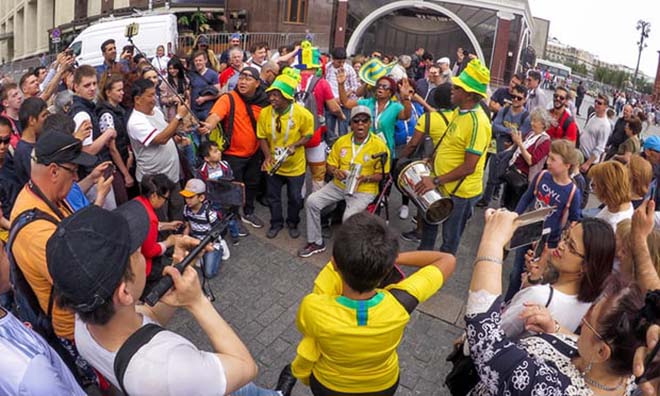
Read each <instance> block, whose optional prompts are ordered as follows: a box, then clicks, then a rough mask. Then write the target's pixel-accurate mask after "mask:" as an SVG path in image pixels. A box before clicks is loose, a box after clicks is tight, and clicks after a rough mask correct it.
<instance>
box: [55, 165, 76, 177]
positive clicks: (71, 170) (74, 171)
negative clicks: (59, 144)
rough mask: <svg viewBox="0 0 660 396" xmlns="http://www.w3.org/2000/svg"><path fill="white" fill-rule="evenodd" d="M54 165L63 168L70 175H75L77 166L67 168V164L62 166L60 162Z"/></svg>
mask: <svg viewBox="0 0 660 396" xmlns="http://www.w3.org/2000/svg"><path fill="white" fill-rule="evenodd" d="M55 165H57V167H58V168H62V169H64V170H66V171H68V172H69V173H71V174H72V175H75V174H77V173H78V168H77V167H76V168H69V167H68V166H64V165H62V164H57V163H56V164H55Z"/></svg>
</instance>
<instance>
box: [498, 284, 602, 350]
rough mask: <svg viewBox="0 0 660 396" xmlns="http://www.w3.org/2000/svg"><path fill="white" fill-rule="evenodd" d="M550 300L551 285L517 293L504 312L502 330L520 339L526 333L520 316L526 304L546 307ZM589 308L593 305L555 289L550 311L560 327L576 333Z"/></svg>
mask: <svg viewBox="0 0 660 396" xmlns="http://www.w3.org/2000/svg"><path fill="white" fill-rule="evenodd" d="M549 298H550V286H549V285H536V286H530V287H526V288H524V289H522V290H520V291H519V292H518V293H516V294H515V295H514V296H513V298H512V299H511V302H510V303H509V305H508V306H507V307H506V309H505V310H504V312H502V330H504V333H505V334H506V335H507V337H509V338H518V337H520V336H521V335H523V333H525V323H524V322H523V321H522V319H520V314H521V313H522V311H523V310H524V309H525V306H524V305H523V304H524V303H531V304H538V305H540V306H542V307H544V306H545V305H546V304H547V303H548V299H549ZM589 307H591V303H585V302H580V301H578V299H577V296H571V295H568V294H565V293H562V292H560V291H559V290H557V289H554V291H553V294H552V300H551V301H550V305H548V311H550V314H551V315H552V318H553V319H555V320H556V321H557V322H559V324H560V325H562V326H563V327H565V328H567V329H569V330H571V331H573V332H574V331H575V330H576V329H577V328H578V326H579V325H580V321H581V320H582V317H583V316H584V315H585V314H586V313H587V311H588V310H589Z"/></svg>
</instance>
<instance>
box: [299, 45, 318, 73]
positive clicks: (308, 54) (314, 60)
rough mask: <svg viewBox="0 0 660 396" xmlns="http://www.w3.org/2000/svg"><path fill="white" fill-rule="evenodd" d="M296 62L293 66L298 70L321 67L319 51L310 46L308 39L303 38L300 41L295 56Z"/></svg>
mask: <svg viewBox="0 0 660 396" xmlns="http://www.w3.org/2000/svg"><path fill="white" fill-rule="evenodd" d="M296 59H297V60H298V64H297V65H296V66H295V67H296V68H297V69H300V70H309V69H317V68H319V67H321V51H319V49H318V48H317V47H313V46H312V42H311V41H309V40H303V42H302V43H300V50H298V55H297V56H296Z"/></svg>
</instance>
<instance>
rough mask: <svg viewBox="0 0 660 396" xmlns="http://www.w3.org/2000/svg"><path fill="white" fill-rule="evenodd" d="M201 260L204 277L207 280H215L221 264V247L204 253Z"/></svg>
mask: <svg viewBox="0 0 660 396" xmlns="http://www.w3.org/2000/svg"><path fill="white" fill-rule="evenodd" d="M218 245H219V244H218ZM202 260H203V262H204V266H203V269H204V277H205V278H208V279H211V278H215V277H216V275H218V271H220V265H221V264H222V246H217V248H216V247H214V248H213V250H212V251H210V252H206V253H204V257H202Z"/></svg>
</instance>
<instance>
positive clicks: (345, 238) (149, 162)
mask: <svg viewBox="0 0 660 396" xmlns="http://www.w3.org/2000/svg"><path fill="white" fill-rule="evenodd" d="M101 51H102V53H103V57H104V62H103V64H102V65H99V66H97V67H92V66H90V65H77V64H75V62H74V59H73V56H72V54H70V53H68V52H66V51H65V52H63V53H61V54H59V55H58V56H57V59H56V60H55V62H53V64H51V65H49V67H47V68H38V69H37V70H34V71H30V72H29V73H27V74H25V75H24V76H22V77H21V78H20V81H19V82H18V84H17V83H15V82H12V81H9V80H4V81H3V83H2V89H1V91H0V92H1V93H0V99H1V104H2V108H3V111H2V114H1V115H0V209H1V211H0V247H2V249H1V251H0V351H2V353H1V354H0V368H1V369H2V370H1V371H2V372H3V376H2V379H0V389H2V390H3V392H4V393H6V394H26V395H45V394H48V395H60V394H61V395H71V394H75V395H77V394H85V392H86V391H89V390H90V389H96V391H98V392H100V393H101V394H117V392H120V391H121V392H123V393H124V394H130V395H169V394H171V395H181V394H203V395H206V394H209V395H211V394H213V395H224V394H229V395H237V396H242V395H245V396H251V395H284V396H288V395H289V394H290V393H291V389H292V387H293V386H294V385H295V384H296V382H297V381H298V380H299V381H300V382H301V383H303V384H304V385H306V386H309V387H310V389H311V392H312V393H313V394H314V395H316V396H319V395H394V394H395V393H396V391H397V389H398V387H399V378H400V367H399V362H398V356H397V348H398V346H399V343H400V341H401V338H402V335H403V332H404V330H405V327H406V325H407V324H408V322H409V321H410V319H411V314H412V312H413V311H414V310H415V308H416V307H417V306H418V305H419V304H420V303H422V302H424V301H425V300H427V299H428V298H430V297H431V296H432V295H433V294H435V293H436V292H437V291H438V290H439V289H440V288H441V287H442V286H443V285H444V284H445V283H446V282H447V281H448V279H449V278H450V277H451V275H452V273H453V271H454V269H455V267H456V258H455V256H456V255H457V252H458V249H459V247H460V246H461V239H462V236H463V233H464V231H465V229H466V228H467V227H469V226H470V223H469V219H470V218H471V217H472V216H473V215H474V212H475V207H483V208H487V209H486V210H485V214H484V215H485V225H484V229H483V231H482V239H481V243H480V245H479V248H478V251H477V254H476V258H475V260H474V263H473V265H474V272H473V276H472V281H471V283H470V290H469V297H468V300H467V308H466V316H465V323H466V333H465V336H463V337H461V338H460V339H458V340H457V342H456V351H455V353H454V354H453V358H452V360H453V361H455V362H458V361H460V362H462V363H465V362H466V361H467V362H469V364H470V365H471V367H473V368H474V369H473V370H472V371H470V370H465V369H464V367H466V365H465V364H456V365H455V366H454V369H453V370H452V372H451V374H450V377H451V379H450V378H449V377H448V379H447V384H448V385H449V388H450V390H451V392H452V394H467V392H470V391H471V392H472V393H471V394H473V395H492V394H570V395H591V394H607V395H621V394H625V395H628V394H633V393H634V392H636V391H637V389H639V390H641V391H643V392H645V393H646V394H655V393H654V392H655V389H653V387H654V385H656V382H657V381H653V380H654V373H655V371H657V370H655V369H656V365H657V363H655V362H654V361H653V360H652V359H646V353H647V352H649V351H650V350H651V349H653V348H654V347H655V345H656V343H657V341H658V339H659V338H660V326H659V325H660V292H658V290H659V289H660V278H659V277H658V273H657V270H658V269H660V230H657V229H656V228H657V227H660V215H659V214H657V212H655V201H656V199H657V198H658V194H660V192H658V191H657V189H656V184H657V180H658V178H660V137H658V136H647V137H646V138H645V139H643V140H642V139H641V138H640V133H641V132H642V129H643V128H642V123H643V122H644V121H646V119H647V114H646V113H645V112H644V109H641V110H640V107H639V106H635V104H634V103H624V105H623V106H622V107H621V112H622V114H623V115H622V116H621V117H620V118H618V119H612V117H613V116H612V113H613V114H614V117H616V114H617V112H618V109H617V110H613V109H610V106H609V105H610V98H608V97H607V96H606V95H603V94H598V95H597V96H596V97H595V98H594V106H593V108H592V109H590V110H589V111H588V116H587V119H586V122H585V124H584V127H582V128H581V127H580V126H579V125H578V122H577V117H578V116H579V114H580V107H582V100H583V98H584V91H585V90H584V89H583V88H580V87H578V89H577V91H578V96H579V100H577V101H575V102H573V101H572V99H571V88H570V87H565V86H558V87H556V88H555V89H554V92H553V93H552V94H551V96H547V94H546V92H545V91H544V90H543V89H541V87H542V84H543V76H542V73H541V71H539V70H534V69H532V70H530V71H528V72H527V73H525V74H514V75H513V76H512V78H511V80H510V83H509V84H508V85H507V86H505V87H502V88H499V89H497V90H495V91H493V92H491V91H490V88H489V84H490V82H491V81H490V71H489V70H488V68H487V67H486V66H485V65H484V64H483V63H482V61H481V60H479V59H478V58H477V57H476V56H475V55H474V53H473V52H472V51H470V50H469V49H464V48H459V49H458V50H457V53H456V56H455V60H454V61H452V60H451V59H450V57H448V56H443V57H440V58H436V57H434V56H433V55H432V54H430V53H429V52H428V51H426V50H425V49H424V48H418V49H417V50H416V51H415V52H414V53H413V54H410V55H401V56H399V57H395V56H392V55H386V54H381V53H378V52H374V53H372V54H370V56H364V55H355V56H353V57H351V59H349V57H348V56H347V53H346V50H345V49H344V48H334V49H333V50H332V51H331V53H329V54H324V53H321V51H319V49H318V48H316V47H314V45H313V43H312V42H310V41H309V40H304V41H302V42H300V43H294V44H292V45H291V46H284V47H281V48H278V49H277V51H271V49H270V48H269V47H268V45H267V43H258V44H255V45H254V46H253V48H251V49H250V51H249V52H246V51H244V50H243V48H242V43H241V36H240V35H238V34H236V35H233V36H232V37H231V40H230V45H229V48H227V49H226V50H225V51H224V52H222V53H221V54H219V55H216V54H215V53H214V52H213V51H212V50H211V49H210V48H209V42H208V38H207V37H205V36H203V35H202V36H200V37H198V38H197V39H196V40H195V45H194V48H192V50H191V51H190V53H189V54H186V55H183V54H180V56H177V55H175V54H165V51H164V47H163V46H159V47H158V48H157V49H156V56H155V57H154V58H153V59H147V58H145V57H144V56H143V55H142V54H141V53H139V51H138V54H137V55H136V54H134V52H135V48H133V47H131V46H127V47H125V48H123V49H122V53H121V55H120V56H119V57H118V56H117V53H118V52H117V47H116V44H115V41H114V40H113V39H108V40H106V41H105V42H104V43H103V44H102V45H101ZM452 58H453V56H452ZM616 103H618V99H617V102H616ZM608 113H610V114H608ZM411 165H415V166H414V167H412V166H411ZM419 169H422V171H420V170H419ZM400 180H408V183H409V185H408V186H407V187H406V186H404V185H403V184H405V183H401V182H399V181H400ZM410 180H412V182H411V181H410ZM392 185H395V186H397V187H399V190H400V193H401V195H402V200H401V202H402V204H401V206H400V207H398V208H396V209H397V212H398V216H399V217H400V218H401V219H402V220H405V219H408V218H409V217H413V219H412V220H413V222H414V226H413V227H412V229H411V230H395V229H393V228H392V227H391V226H390V225H388V224H387V223H386V222H385V220H384V219H383V218H381V216H379V213H380V211H381V210H382V209H383V207H382V206H381V204H382V203H383V202H388V198H389V197H390V196H392V195H393V194H399V192H397V190H396V189H393V188H392ZM218 186H230V187H231V188H232V189H234V190H236V189H238V191H239V192H240V195H241V197H240V198H239V199H238V203H236V202H233V201H232V203H230V202H229V200H227V201H224V198H218V197H219V195H217V194H215V192H216V188H218ZM285 186H286V195H284V196H283V193H282V188H283V187H285ZM590 194H593V195H594V196H595V198H593V197H592V198H591V201H592V205H590V206H591V207H590V209H586V207H587V204H588V202H589V201H590ZM222 197H227V196H226V195H223V196H222ZM227 199H228V198H227ZM284 199H286V212H285V211H284V206H285V205H284V202H283V201H284ZM439 199H441V200H444V201H445V202H448V203H447V205H449V207H450V208H451V209H450V210H449V211H447V212H446V213H444V216H443V218H442V219H440V220H437V219H434V218H432V216H430V213H429V212H430V211H431V209H430V207H431V205H432V204H434V203H435V202H436V201H437V200H439ZM595 201H597V203H599V204H600V206H596V207H594V205H593V202H595ZM257 203H261V204H263V205H264V206H266V207H268V209H269V215H270V216H269V219H268V221H267V222H266V221H265V220H264V219H261V218H260V217H259V216H258V215H257V213H256V205H257ZM412 203H415V204H416V206H417V211H416V212H417V213H416V214H415V215H414V216H412V212H413V211H414V207H413V206H412V205H411V204H412ZM384 208H385V210H388V208H389V207H388V206H387V205H385V206H384ZM543 208H551V209H553V210H552V212H551V213H550V215H548V217H547V218H546V219H545V222H544V228H547V229H548V230H549V234H548V237H547V244H546V245H542V246H540V247H539V246H533V245H529V246H525V247H523V248H520V249H518V250H517V251H516V252H515V253H514V254H513V256H514V258H513V262H514V265H513V270H512V272H511V275H510V279H509V280H508V282H507V283H508V290H504V289H503V287H502V285H503V282H502V264H503V260H504V259H505V257H504V256H503V255H504V251H505V249H504V247H505V246H506V245H507V243H508V241H509V240H510V239H511V236H512V234H513V232H514V230H515V229H516V227H517V225H518V223H517V221H516V218H517V216H518V215H519V214H523V213H526V212H528V211H531V210H536V209H543ZM302 218H304V219H305V221H304V222H303V223H301V219H302ZM333 221H337V222H341V223H342V224H341V226H340V228H339V229H337V230H336V231H335V232H334V233H333V235H334V236H331V235H330V233H328V232H327V231H328V229H329V227H331V226H332V223H333ZM440 223H441V225H440ZM220 224H222V225H226V230H225V231H223V232H222V233H221V235H220V236H218V238H217V239H215V240H213V241H212V242H211V243H210V244H209V245H207V246H206V247H205V248H204V251H203V253H202V254H200V257H199V260H196V263H195V264H194V265H190V266H188V267H186V269H185V270H184V271H183V272H179V271H178V270H177V269H176V268H175V267H173V266H172V265H170V264H172V263H177V262H180V261H181V260H182V259H183V257H185V256H186V254H187V253H188V252H189V251H191V250H192V249H193V248H194V247H195V246H197V245H198V244H199V243H200V241H201V240H203V239H205V237H206V236H207V235H208V234H209V233H210V232H212V230H215V229H216V228H217V227H218V226H219V225H220ZM303 225H304V227H303ZM266 226H267V227H268V228H267V230H266V237H267V238H269V239H272V240H274V243H277V240H278V239H279V240H282V239H283V238H289V239H294V240H295V239H302V240H303V242H301V243H300V249H299V251H298V256H300V257H301V258H308V257H310V256H312V255H315V254H318V253H321V252H323V251H325V250H326V246H327V240H328V238H333V239H334V245H333V249H332V258H331V261H330V262H329V263H328V264H327V265H326V266H325V267H324V268H323V269H322V270H321V271H320V272H319V274H318V276H317V278H316V279H315V281H314V285H313V289H312V290H311V293H310V294H309V295H307V296H306V297H304V298H303V300H302V301H300V304H299V308H298V316H297V321H296V325H297V327H298V330H299V331H300V334H301V336H302V338H301V341H300V343H299V345H298V348H297V354H296V356H295V359H294V360H293V361H292V362H282V366H283V369H282V372H281V374H280V377H279V380H278V383H277V384H276V385H275V386H274V390H270V389H265V388H261V387H258V386H257V385H255V384H254V383H253V382H252V380H253V379H254V378H255V377H256V375H257V370H258V368H257V364H256V363H255V361H254V360H253V358H252V356H251V354H250V352H249V350H248V349H247V347H246V346H245V344H244V343H243V341H242V340H241V338H240V334H237V333H236V332H234V330H232V328H231V325H230V324H229V323H227V322H226V321H225V320H224V319H223V318H222V316H221V315H220V314H219V313H218V312H217V311H216V309H215V307H214V306H213V304H212V302H213V300H214V298H215V297H214V295H213V293H212V291H210V289H209V288H207V287H206V286H205V284H206V282H200V278H202V279H203V280H206V279H210V278H213V277H216V276H218V274H219V273H220V272H221V268H222V265H223V263H224V262H225V261H226V260H228V259H229V258H230V249H231V246H235V245H236V244H239V243H240V242H241V240H242V239H243V238H246V237H248V236H249V235H250V231H249V228H254V229H259V228H263V227H266ZM285 227H286V229H287V232H286V234H288V236H281V235H280V231H282V230H283V229H284V228H285ZM440 227H442V238H441V243H440V246H439V247H437V246H436V240H437V239H438V234H439V231H440V229H439V228H440ZM400 239H403V240H406V241H412V242H415V243H416V244H417V245H418V249H417V250H415V251H410V252H402V251H401V249H400V242H399V240H400ZM537 243H538V242H537ZM528 249H529V250H528ZM463 264H464V265H468V264H466V263H463ZM398 266H410V267H416V268H417V270H416V271H414V272H413V273H412V274H411V275H408V276H404V275H403V273H402V272H401V271H400V270H399V268H398ZM197 267H199V269H197ZM10 273H11V274H10ZM165 277H170V278H171V280H172V282H173V288H172V289H171V290H170V291H168V293H166V294H165V295H164V296H162V297H161V299H160V301H158V302H157V303H156V304H155V305H154V306H150V305H148V304H145V303H144V301H145V298H146V296H147V295H149V293H150V292H151V291H153V290H154V286H155V285H158V284H159V282H160V281H161V280H162V279H163V278H165ZM203 284H204V287H203ZM644 293H646V297H645V294H644ZM177 308H183V309H185V310H187V311H188V312H189V313H190V315H191V316H192V318H193V319H194V320H195V321H196V322H197V324H198V325H199V327H200V328H201V329H202V331H203V332H204V333H205V334H206V336H207V337H208V339H209V340H210V343H211V346H212V349H213V350H212V351H202V350H200V349H199V348H198V347H197V346H195V345H194V344H193V343H192V342H191V341H189V340H187V339H186V338H184V337H182V336H181V335H178V334H176V333H174V332H172V331H169V330H166V329H164V328H163V327H162V326H165V325H166V324H167V322H168V321H169V320H170V318H171V317H172V316H173V315H174V313H175V311H176V309H177ZM21 321H25V322H29V323H30V325H31V326H30V327H31V328H28V327H24V326H23V325H22V324H21ZM5 374H6V375H5ZM635 376H637V377H644V380H643V381H642V382H641V385H639V388H638V385H637V383H636V381H635ZM637 382H639V381H637ZM459 387H460V388H461V390H459V389H458V388H459Z"/></svg>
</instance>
